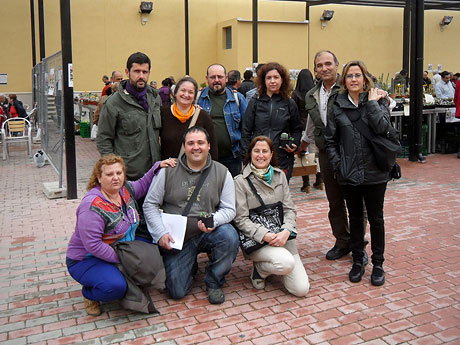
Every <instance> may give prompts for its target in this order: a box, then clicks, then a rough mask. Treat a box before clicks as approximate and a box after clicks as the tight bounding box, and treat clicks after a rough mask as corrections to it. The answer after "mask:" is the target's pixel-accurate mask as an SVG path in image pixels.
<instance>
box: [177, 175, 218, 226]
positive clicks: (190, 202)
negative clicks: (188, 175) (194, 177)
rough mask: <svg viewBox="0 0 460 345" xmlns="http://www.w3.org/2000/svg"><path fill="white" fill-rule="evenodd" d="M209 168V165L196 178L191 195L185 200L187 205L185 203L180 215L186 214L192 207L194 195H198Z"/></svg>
mask: <svg viewBox="0 0 460 345" xmlns="http://www.w3.org/2000/svg"><path fill="white" fill-rule="evenodd" d="M210 170H211V167H209V168H207V169H206V170H205V171H204V172H203V173H202V174H201V176H200V179H199V180H198V183H197V184H196V186H195V189H194V190H193V193H192V196H191V197H190V199H189V200H188V202H187V205H185V208H184V210H183V211H182V216H184V217H185V216H187V214H188V213H189V212H190V209H191V208H192V204H193V203H194V202H195V200H196V197H197V196H198V192H199V191H200V189H201V187H202V186H203V183H204V180H206V177H207V176H208V175H209V172H210Z"/></svg>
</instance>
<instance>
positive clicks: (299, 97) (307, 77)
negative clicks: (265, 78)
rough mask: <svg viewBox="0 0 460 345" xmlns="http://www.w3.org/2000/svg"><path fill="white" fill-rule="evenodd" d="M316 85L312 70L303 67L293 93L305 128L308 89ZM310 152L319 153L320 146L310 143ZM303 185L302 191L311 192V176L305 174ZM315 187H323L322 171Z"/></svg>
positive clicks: (318, 175)
mask: <svg viewBox="0 0 460 345" xmlns="http://www.w3.org/2000/svg"><path fill="white" fill-rule="evenodd" d="M313 86H314V83H313V75H312V74H311V72H310V70H308V69H302V70H301V71H300V72H299V75H298V77H297V83H296V86H295V90H294V92H293V93H292V99H293V100H294V101H295V103H296V104H297V108H298V109H299V115H300V121H301V122H302V128H305V127H306V125H307V117H308V113H307V111H306V110H305V95H306V94H307V92H308V91H310V90H311V89H312V88H313ZM310 152H311V153H315V154H316V155H318V153H317V152H318V148H317V147H316V145H315V144H314V143H312V144H311V145H310ZM302 181H303V183H302V187H301V188H300V191H301V192H306V193H310V176H308V175H305V176H302ZM313 188H317V189H323V188H324V184H323V179H322V177H321V173H320V172H319V171H318V172H317V173H316V181H315V183H314V184H313Z"/></svg>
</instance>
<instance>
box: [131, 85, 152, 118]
mask: <svg viewBox="0 0 460 345" xmlns="http://www.w3.org/2000/svg"><path fill="white" fill-rule="evenodd" d="M126 91H128V93H129V94H130V95H133V96H134V97H136V99H137V101H138V102H139V105H140V106H141V107H142V108H144V110H145V111H146V112H148V111H149V103H148V102H147V85H146V86H145V87H144V89H142V90H141V91H138V90H137V89H136V88H135V87H134V86H133V85H131V83H130V82H129V80H128V82H127V83H126Z"/></svg>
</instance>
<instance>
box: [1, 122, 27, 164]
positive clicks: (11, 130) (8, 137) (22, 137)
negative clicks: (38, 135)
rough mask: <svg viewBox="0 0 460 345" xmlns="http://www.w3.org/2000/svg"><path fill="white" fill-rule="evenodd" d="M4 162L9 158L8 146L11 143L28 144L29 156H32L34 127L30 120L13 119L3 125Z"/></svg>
mask: <svg viewBox="0 0 460 345" xmlns="http://www.w3.org/2000/svg"><path fill="white" fill-rule="evenodd" d="M2 142H3V160H5V159H7V157H8V156H9V153H8V145H9V144H11V143H27V154H28V155H29V157H31V155H32V153H31V152H32V127H31V125H30V122H29V120H26V119H22V118H17V117H15V118H12V119H8V120H6V121H5V122H3V125H2Z"/></svg>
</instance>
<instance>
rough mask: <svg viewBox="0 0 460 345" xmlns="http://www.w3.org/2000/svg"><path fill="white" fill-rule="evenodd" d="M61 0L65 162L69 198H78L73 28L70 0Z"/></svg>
mask: <svg viewBox="0 0 460 345" xmlns="http://www.w3.org/2000/svg"><path fill="white" fill-rule="evenodd" d="M60 1H61V50H62V76H63V78H64V80H63V95H64V97H63V98H64V106H63V108H62V109H63V110H64V120H65V157H66V159H65V162H66V178H67V199H69V200H70V199H76V198H77V164H76V155H75V127H74V123H73V81H72V85H69V82H70V79H71V78H73V76H70V75H69V74H70V73H69V72H70V70H71V67H72V30H71V16H70V0H60Z"/></svg>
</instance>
